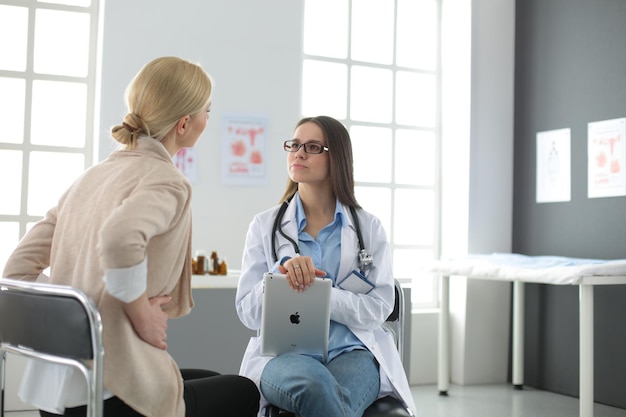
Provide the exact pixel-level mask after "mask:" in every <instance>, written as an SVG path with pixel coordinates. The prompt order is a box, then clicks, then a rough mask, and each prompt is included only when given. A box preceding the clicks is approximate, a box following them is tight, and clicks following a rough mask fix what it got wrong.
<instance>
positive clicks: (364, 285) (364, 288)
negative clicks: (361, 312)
mask: <svg viewBox="0 0 626 417" xmlns="http://www.w3.org/2000/svg"><path fill="white" fill-rule="evenodd" d="M337 286H338V287H339V288H342V289H344V290H348V291H351V292H353V293H355V294H367V293H368V292H370V291H372V290H373V289H374V288H375V287H376V286H375V285H374V284H372V283H371V282H370V281H369V280H368V279H367V277H365V275H363V274H361V273H360V272H359V271H357V270H353V271H352V272H351V273H350V275H348V276H347V277H346V278H344V279H343V280H342V281H340V282H338V283H337Z"/></svg>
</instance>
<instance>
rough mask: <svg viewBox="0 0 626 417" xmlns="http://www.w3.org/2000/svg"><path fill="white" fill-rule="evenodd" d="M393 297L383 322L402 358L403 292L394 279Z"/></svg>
mask: <svg viewBox="0 0 626 417" xmlns="http://www.w3.org/2000/svg"><path fill="white" fill-rule="evenodd" d="M394 288H395V299H394V306H393V311H392V312H391V314H389V317H387V321H386V322H385V323H384V324H383V326H384V327H386V328H387V329H389V330H390V331H391V332H392V333H393V334H394V337H395V341H396V347H397V348H398V352H399V353H400V359H401V360H402V359H404V356H403V355H404V292H403V291H402V286H401V285H400V282H399V281H398V280H397V279H396V280H394Z"/></svg>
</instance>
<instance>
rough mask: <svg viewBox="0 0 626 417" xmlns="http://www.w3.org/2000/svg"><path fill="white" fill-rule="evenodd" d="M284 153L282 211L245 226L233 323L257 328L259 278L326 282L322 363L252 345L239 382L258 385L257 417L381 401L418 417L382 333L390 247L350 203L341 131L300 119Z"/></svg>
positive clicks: (314, 415)
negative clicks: (392, 400) (327, 322)
mask: <svg viewBox="0 0 626 417" xmlns="http://www.w3.org/2000/svg"><path fill="white" fill-rule="evenodd" d="M283 146H284V149H285V151H287V170H288V174H289V180H288V183H287V188H286V190H285V193H284V195H283V197H282V199H281V203H282V204H281V205H279V206H276V207H273V208H271V209H269V210H267V211H264V212H262V213H259V214H257V215H256V216H255V217H254V219H253V220H252V222H251V223H250V226H249V229H248V233H247V236H246V245H245V250H244V255H243V260H242V271H241V277H240V280H239V286H238V288H237V296H236V307H237V314H238V315H239V318H240V320H241V321H242V323H243V324H244V325H245V326H247V327H248V328H250V329H253V330H257V329H259V328H260V326H261V311H262V307H263V306H262V292H263V274H264V273H265V272H268V271H271V272H279V273H283V274H286V275H287V278H288V282H289V285H290V286H291V287H292V288H293V289H294V290H295V291H306V290H307V288H309V286H311V285H315V284H314V279H315V277H316V276H324V277H327V278H330V279H332V280H333V288H332V294H331V315H330V318H331V326H330V331H329V348H328V360H327V362H325V363H323V362H321V361H320V359H319V358H316V357H312V356H307V355H303V354H297V353H286V354H283V355H280V356H277V357H271V356H261V355H260V346H259V345H260V341H259V338H258V337H253V338H252V339H251V340H250V343H249V344H248V348H247V349H246V352H245V354H244V358H243V362H242V365H241V370H240V374H241V375H244V376H247V377H248V378H250V379H252V380H253V381H255V382H256V383H257V385H258V386H259V389H260V391H261V393H262V398H261V407H260V410H261V412H262V410H263V409H264V408H265V407H266V406H267V403H268V402H269V403H271V404H273V405H275V406H278V407H280V408H281V409H284V410H287V411H291V412H293V413H295V414H296V415H297V416H300V417H333V416H355V417H360V416H362V414H363V411H364V410H365V409H366V408H367V407H368V406H369V405H370V404H372V402H374V401H375V400H376V399H377V398H379V397H382V396H385V395H393V396H395V397H397V398H399V399H400V400H402V401H403V402H404V403H405V404H406V405H407V406H408V407H409V408H411V409H412V410H413V412H415V411H414V410H415V405H414V403H413V399H412V396H411V392H410V389H409V385H408V382H407V378H406V375H405V373H404V368H403V367H402V363H401V360H400V356H399V354H398V351H397V349H396V347H395V344H394V341H393V336H392V335H391V334H389V333H387V332H385V331H384V330H383V329H382V328H381V324H383V323H384V321H385V320H386V318H387V317H388V315H389V314H390V313H391V311H392V309H393V305H394V281H393V275H392V268H391V257H390V249H389V244H388V241H387V237H386V234H385V231H384V229H383V227H382V225H381V223H380V221H379V219H378V218H376V217H375V216H373V215H372V214H370V213H368V212H366V211H364V210H363V209H361V208H360V206H359V204H358V203H357V201H356V198H355V196H354V179H353V173H352V166H353V164H352V147H351V142H350V136H349V134H348V131H347V130H346V128H345V127H344V126H343V125H342V124H341V123H340V122H339V121H337V120H335V119H333V118H330V117H327V116H318V117H312V118H304V119H302V120H300V121H299V122H298V124H297V126H296V129H295V132H294V137H293V139H292V140H288V141H285V142H284V145H283ZM359 235H361V238H360V239H359ZM368 251H369V253H368Z"/></svg>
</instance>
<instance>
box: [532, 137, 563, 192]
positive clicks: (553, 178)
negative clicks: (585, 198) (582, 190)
mask: <svg viewBox="0 0 626 417" xmlns="http://www.w3.org/2000/svg"><path fill="white" fill-rule="evenodd" d="M570 161H571V130H570V129H556V130H549V131H546V132H538V133H537V203H554V202H559V201H570V199H571V162H570Z"/></svg>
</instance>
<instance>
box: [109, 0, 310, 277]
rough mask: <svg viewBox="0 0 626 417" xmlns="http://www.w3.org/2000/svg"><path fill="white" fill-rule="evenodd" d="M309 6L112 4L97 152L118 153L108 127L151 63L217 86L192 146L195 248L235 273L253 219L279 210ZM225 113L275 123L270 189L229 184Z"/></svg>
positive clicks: (242, 1)
mask: <svg viewBox="0 0 626 417" xmlns="http://www.w3.org/2000/svg"><path fill="white" fill-rule="evenodd" d="M302 13H303V2H302V1H293V0H263V1H253V0H236V1H232V0H210V1H197V0H177V1H154V0H133V1H123V0H107V1H105V9H104V32H103V34H104V35H103V45H102V48H103V49H102V74H101V83H102V100H101V101H102V104H101V112H100V126H101V129H100V131H101V139H100V155H99V159H103V158H104V157H106V155H108V154H109V153H110V151H111V150H112V149H113V148H114V147H115V142H114V141H113V140H112V139H111V138H110V136H109V129H110V127H111V126H113V125H115V124H119V123H121V122H122V118H123V117H124V115H125V113H126V107H125V104H124V101H123V95H124V90H125V88H126V86H127V84H128V83H129V82H130V80H131V79H132V77H133V76H134V75H135V73H136V72H137V71H138V70H139V69H140V68H141V66H142V65H144V64H145V63H147V62H148V61H150V60H152V59H154V58H156V57H159V56H164V55H177V56H181V57H183V58H187V59H189V60H191V61H194V62H199V63H201V64H202V66H203V67H204V68H205V69H206V70H207V72H209V73H210V74H211V76H212V77H213V78H214V81H215V91H214V95H213V99H212V106H211V116H210V120H209V124H208V126H207V129H206V131H205V133H204V134H203V135H202V137H201V138H200V141H199V142H198V144H197V145H196V151H197V156H198V161H199V162H198V178H197V181H196V182H195V183H194V184H193V188H194V195H193V204H192V210H193V222H194V233H193V248H194V250H196V249H204V250H205V251H208V252H209V253H210V251H213V250H216V251H218V253H219V255H220V256H223V257H225V258H226V259H227V260H228V264H229V266H230V267H231V268H233V269H239V268H240V267H241V253H242V250H243V246H244V239H245V234H246V230H247V227H248V223H249V222H250V220H251V219H252V216H253V215H254V214H255V213H256V212H258V211H261V210H264V209H266V208H269V207H270V206H272V205H273V204H276V203H277V201H278V199H279V198H280V196H281V195H282V191H283V188H284V186H285V184H286V181H287V170H286V162H285V161H286V158H285V155H284V151H283V150H282V148H281V146H280V144H281V143H282V141H283V140H285V139H288V138H290V137H291V134H292V131H293V127H294V126H295V123H296V122H297V121H298V119H299V118H300V79H301V61H302V56H301V44H302V30H301V28H302ZM225 112H241V113H246V114H255V115H262V116H266V117H267V118H268V120H269V122H268V123H269V126H268V129H269V132H268V138H269V147H270V152H269V159H270V161H269V162H270V170H269V175H268V184H267V185H266V186H260V187H243V186H224V185H222V184H221V180H220V177H219V173H220V157H219V155H220V124H221V118H222V115H223V114H224V113H225Z"/></svg>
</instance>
